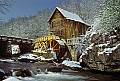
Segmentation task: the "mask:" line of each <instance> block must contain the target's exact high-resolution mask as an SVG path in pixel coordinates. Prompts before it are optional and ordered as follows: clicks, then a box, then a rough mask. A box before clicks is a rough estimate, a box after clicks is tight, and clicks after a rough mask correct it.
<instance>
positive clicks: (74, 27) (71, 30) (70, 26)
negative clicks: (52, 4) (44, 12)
mask: <svg viewBox="0 0 120 81" xmlns="http://www.w3.org/2000/svg"><path fill="white" fill-rule="evenodd" d="M48 22H49V26H50V34H52V35H56V36H59V37H60V38H62V39H70V38H76V37H78V36H79V35H84V34H85V32H86V30H87V29H88V27H89V25H88V24H87V23H85V22H84V21H83V20H82V19H81V18H80V17H79V16H78V15H77V14H74V13H71V12H68V11H66V10H63V9H61V8H58V7H56V9H55V10H54V11H53V13H52V15H51V16H50V18H49V20H48Z"/></svg>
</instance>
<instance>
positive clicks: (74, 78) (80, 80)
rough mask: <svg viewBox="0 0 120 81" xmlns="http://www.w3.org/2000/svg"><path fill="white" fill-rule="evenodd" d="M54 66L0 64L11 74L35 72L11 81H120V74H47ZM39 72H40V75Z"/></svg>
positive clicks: (42, 63) (63, 72)
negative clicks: (29, 75)
mask: <svg viewBox="0 0 120 81" xmlns="http://www.w3.org/2000/svg"><path fill="white" fill-rule="evenodd" d="M51 65H53V64H52V63H47V62H35V63H26V62H17V61H16V62H0V69H3V70H4V71H5V72H6V73H9V72H10V70H11V69H12V68H27V69H29V70H32V71H33V72H34V75H33V76H32V77H24V78H23V77H8V79H9V81H14V80H10V79H11V78H12V79H17V80H18V81H120V78H119V75H118V74H112V73H106V74H105V73H101V72H93V71H90V70H87V71H72V70H65V69H63V70H62V72H58V73H56V72H47V74H46V73H45V70H46V68H48V67H50V66H51ZM38 70H40V72H39V73H38Z"/></svg>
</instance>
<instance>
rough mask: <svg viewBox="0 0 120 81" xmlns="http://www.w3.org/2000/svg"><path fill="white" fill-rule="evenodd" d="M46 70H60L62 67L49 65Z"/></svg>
mask: <svg viewBox="0 0 120 81" xmlns="http://www.w3.org/2000/svg"><path fill="white" fill-rule="evenodd" d="M48 71H51V72H61V71H62V67H61V66H51V67H49V68H48Z"/></svg>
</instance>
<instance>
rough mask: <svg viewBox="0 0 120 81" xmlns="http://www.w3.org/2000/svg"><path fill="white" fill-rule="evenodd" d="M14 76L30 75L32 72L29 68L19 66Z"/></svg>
mask: <svg viewBox="0 0 120 81" xmlns="http://www.w3.org/2000/svg"><path fill="white" fill-rule="evenodd" d="M15 76H22V77H31V76H32V73H31V71H30V70H28V69H26V68H21V69H19V70H18V71H16V73H15Z"/></svg>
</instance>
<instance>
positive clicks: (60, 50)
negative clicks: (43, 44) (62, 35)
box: [48, 39, 66, 58]
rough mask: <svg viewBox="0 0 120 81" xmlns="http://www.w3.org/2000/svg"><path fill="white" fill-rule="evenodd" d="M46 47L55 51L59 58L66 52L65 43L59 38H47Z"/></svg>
mask: <svg viewBox="0 0 120 81" xmlns="http://www.w3.org/2000/svg"><path fill="white" fill-rule="evenodd" d="M48 48H52V49H53V51H54V52H56V55H57V57H59V58H61V57H62V56H63V55H64V54H65V52H66V50H65V49H66V46H65V43H64V42H63V41H61V40H55V39H51V40H49V44H48Z"/></svg>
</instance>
